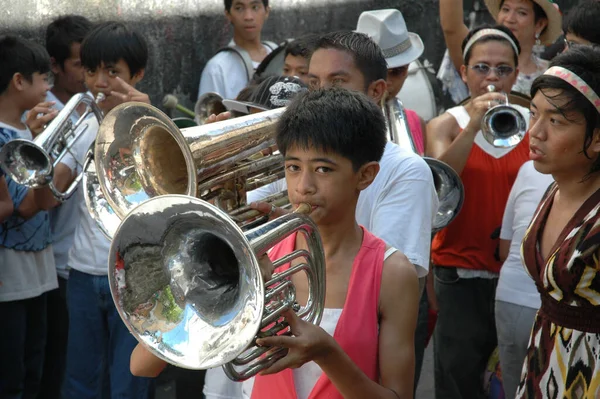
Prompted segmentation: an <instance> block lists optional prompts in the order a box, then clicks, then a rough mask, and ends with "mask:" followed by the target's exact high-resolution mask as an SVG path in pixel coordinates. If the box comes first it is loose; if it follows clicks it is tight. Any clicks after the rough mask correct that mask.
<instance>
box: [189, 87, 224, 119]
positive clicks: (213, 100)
mask: <svg viewBox="0 0 600 399" xmlns="http://www.w3.org/2000/svg"><path fill="white" fill-rule="evenodd" d="M225 111H227V108H225V105H223V97H221V95H220V94H217V93H213V92H208V93H204V94H203V95H201V96H200V97H199V98H198V101H196V105H195V106H194V113H195V114H196V117H195V119H196V123H198V125H204V123H205V122H206V120H207V119H208V117H209V116H211V115H212V114H215V115H219V114H220V113H221V112H225Z"/></svg>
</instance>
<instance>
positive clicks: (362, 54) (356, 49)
mask: <svg viewBox="0 0 600 399" xmlns="http://www.w3.org/2000/svg"><path fill="white" fill-rule="evenodd" d="M318 49H335V50H341V51H346V52H348V53H349V54H351V55H352V57H353V58H354V63H355V64H356V67H357V68H358V70H359V71H360V72H361V73H362V75H363V77H364V80H365V87H368V86H369V85H370V84H371V83H373V82H375V81H376V80H379V79H383V80H385V79H386V78H387V62H386V60H385V57H384V55H383V52H382V51H381V48H380V47H379V45H377V43H375V42H374V41H373V40H372V39H371V38H370V37H369V36H367V35H365V34H364V33H359V32H352V31H338V32H331V33H326V34H324V35H322V36H321V37H320V38H319V39H318V40H317V42H316V44H315V49H314V50H315V51H316V50H318Z"/></svg>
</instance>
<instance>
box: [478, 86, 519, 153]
mask: <svg viewBox="0 0 600 399" xmlns="http://www.w3.org/2000/svg"><path fill="white" fill-rule="evenodd" d="M487 90H488V92H490V93H491V92H494V91H496V87H495V86H494V85H489V86H488V87H487ZM504 97H505V103H504V104H498V105H496V106H494V107H492V108H490V109H489V110H487V112H486V113H485V114H484V115H483V120H482V121H481V133H482V134H483V137H484V138H485V139H486V141H487V142H488V143H490V144H491V145H493V146H494V147H498V148H511V147H514V146H516V145H517V144H519V143H520V142H521V140H523V137H525V133H527V121H525V118H524V117H523V115H522V114H521V113H520V112H519V110H518V109H516V108H515V107H513V106H511V105H510V104H509V102H508V95H507V94H506V93H504Z"/></svg>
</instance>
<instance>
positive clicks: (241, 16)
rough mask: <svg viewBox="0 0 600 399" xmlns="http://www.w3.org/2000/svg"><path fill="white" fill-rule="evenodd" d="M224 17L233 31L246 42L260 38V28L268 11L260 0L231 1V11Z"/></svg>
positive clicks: (267, 15) (226, 12)
mask: <svg viewBox="0 0 600 399" xmlns="http://www.w3.org/2000/svg"><path fill="white" fill-rule="evenodd" d="M225 16H226V17H227V19H228V20H229V22H231V24H232V25H233V29H234V31H235V32H236V33H237V34H238V35H240V36H241V37H243V38H244V39H246V40H254V39H256V38H259V37H260V32H261V31H262V27H263V25H264V23H265V21H266V20H267V18H268V17H269V9H268V8H265V5H264V4H263V2H262V0H233V2H232V3H231V9H230V10H229V12H228V11H225Z"/></svg>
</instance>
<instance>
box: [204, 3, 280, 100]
mask: <svg viewBox="0 0 600 399" xmlns="http://www.w3.org/2000/svg"><path fill="white" fill-rule="evenodd" d="M269 11H270V8H269V0H225V17H226V18H227V20H228V21H229V22H230V23H231V25H232V26H233V39H232V40H231V42H229V45H228V46H227V47H225V48H223V49H221V50H219V51H218V52H217V54H216V55H215V56H213V57H212V58H211V59H210V60H209V61H208V63H207V64H206V66H205V67H204V70H203V71H202V77H201V78H200V88H199V91H198V97H200V96H201V95H203V94H205V93H208V92H214V93H217V94H219V95H221V96H222V97H223V98H226V99H234V98H235V97H236V96H237V94H238V93H239V92H240V90H242V89H243V88H244V87H246V85H247V84H248V82H249V81H250V79H251V78H252V76H253V75H254V70H255V69H256V67H258V65H259V64H260V62H261V61H262V60H263V59H264V58H265V57H266V56H267V55H268V54H269V53H270V52H271V51H272V50H273V49H275V47H277V46H276V45H275V44H274V43H271V42H261V31H262V27H263V25H264V23H265V21H266V20H267V18H268V17H269Z"/></svg>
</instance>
